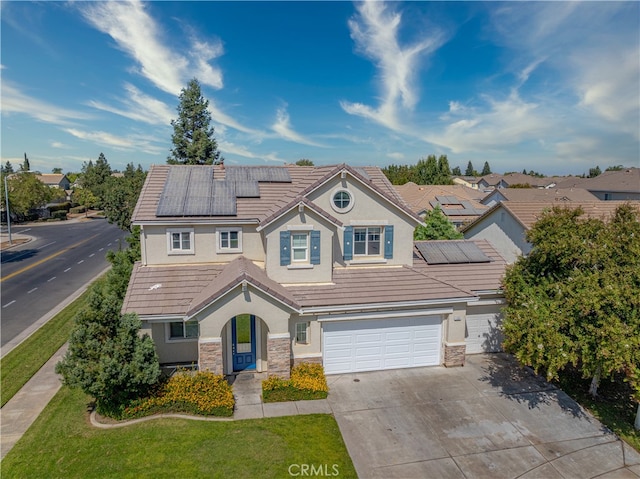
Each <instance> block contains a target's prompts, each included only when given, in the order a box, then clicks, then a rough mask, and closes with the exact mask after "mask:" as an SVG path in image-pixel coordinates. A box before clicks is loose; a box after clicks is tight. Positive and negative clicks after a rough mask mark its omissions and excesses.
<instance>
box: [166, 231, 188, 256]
mask: <svg viewBox="0 0 640 479" xmlns="http://www.w3.org/2000/svg"><path fill="white" fill-rule="evenodd" d="M167 249H168V251H169V254H193V253H194V244H193V228H184V229H170V230H167Z"/></svg>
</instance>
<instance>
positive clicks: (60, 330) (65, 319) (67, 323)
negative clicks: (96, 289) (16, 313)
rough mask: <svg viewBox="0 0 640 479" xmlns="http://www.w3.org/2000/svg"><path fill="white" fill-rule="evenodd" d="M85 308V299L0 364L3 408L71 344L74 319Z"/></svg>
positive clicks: (0, 397) (63, 312) (82, 298)
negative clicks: (36, 374)
mask: <svg viewBox="0 0 640 479" xmlns="http://www.w3.org/2000/svg"><path fill="white" fill-rule="evenodd" d="M84 304H85V296H84V295H83V296H81V297H80V298H78V299H76V300H75V301H74V302H73V303H71V304H70V305H69V306H67V307H66V308H65V309H63V310H62V311H61V312H60V313H58V314H57V315H56V316H55V317H54V318H52V319H51V320H49V321H48V322H47V323H46V324H45V325H44V326H42V327H41V328H40V329H38V330H37V331H36V332H35V333H33V334H32V335H31V336H29V338H28V339H26V340H25V341H24V342H22V343H21V344H20V345H18V346H17V347H16V348H15V349H14V350H12V351H11V352H10V353H9V354H7V355H6V356H5V357H4V358H2V360H0V388H1V390H0V399H1V402H2V406H4V405H5V404H6V403H7V401H9V399H11V398H12V397H13V396H14V395H15V394H16V393H17V392H18V391H19V390H20V388H21V387H22V386H24V384H25V383H26V382H27V381H28V380H29V379H31V377H32V376H33V375H34V374H35V373H36V372H38V370H39V369H40V368H41V367H42V366H43V365H44V363H46V362H47V361H48V360H49V359H50V358H51V356H53V355H54V354H55V352H56V351H57V350H58V349H60V347H61V346H62V345H63V344H64V343H66V342H67V341H68V340H69V335H70V334H71V330H72V329H73V318H74V316H75V315H76V313H77V312H78V311H79V310H80V308H82V306H84Z"/></svg>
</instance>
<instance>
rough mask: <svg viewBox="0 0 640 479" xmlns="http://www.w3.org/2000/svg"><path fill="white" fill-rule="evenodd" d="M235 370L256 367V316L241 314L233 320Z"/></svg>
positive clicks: (232, 335)
mask: <svg viewBox="0 0 640 479" xmlns="http://www.w3.org/2000/svg"><path fill="white" fill-rule="evenodd" d="M231 341H232V343H233V344H232V348H233V370H234V371H244V370H245V369H255V368H256V317H255V316H253V315H250V314H241V315H239V316H236V317H235V318H233V319H232V320H231Z"/></svg>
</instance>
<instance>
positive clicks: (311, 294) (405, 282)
mask: <svg viewBox="0 0 640 479" xmlns="http://www.w3.org/2000/svg"><path fill="white" fill-rule="evenodd" d="M285 287H286V288H287V290H288V291H290V292H291V294H292V295H293V296H294V297H295V298H296V301H297V302H298V303H299V304H300V305H301V306H302V307H303V308H314V307H329V306H337V307H339V306H342V305H348V306H354V305H361V304H363V305H370V304H375V303H396V302H405V301H436V300H448V299H450V300H453V299H462V298H469V297H472V296H473V294H472V293H471V292H470V291H467V290H464V289H461V288H458V287H456V286H453V285H451V284H448V283H446V282H443V281H440V280H439V279H436V278H434V277H432V276H429V275H427V274H424V273H422V272H421V271H419V270H417V269H415V268H412V267H409V266H401V267H362V268H353V267H349V268H336V269H334V271H333V283H332V284H317V285H288V286H285Z"/></svg>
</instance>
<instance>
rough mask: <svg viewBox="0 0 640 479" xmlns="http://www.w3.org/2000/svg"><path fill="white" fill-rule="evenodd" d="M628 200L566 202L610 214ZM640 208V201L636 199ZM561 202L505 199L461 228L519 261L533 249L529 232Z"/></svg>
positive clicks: (598, 214)
mask: <svg viewBox="0 0 640 479" xmlns="http://www.w3.org/2000/svg"><path fill="white" fill-rule="evenodd" d="M624 203H625V202H624V201H607V202H605V201H594V202H590V203H571V202H563V203H562V204H561V205H560V206H562V207H567V208H577V207H582V209H583V210H584V214H585V215H586V216H588V217H591V218H604V219H607V218H609V217H610V216H611V215H612V214H613V213H614V212H615V210H616V208H617V207H618V206H620V205H622V204H624ZM632 204H634V205H636V206H637V207H638V208H639V209H640V202H633V203H632ZM554 206H559V204H558V202H553V203H551V202H549V203H543V202H517V201H505V202H500V203H497V204H495V205H494V206H493V207H492V208H491V209H489V211H487V212H486V213H485V214H484V215H483V216H481V217H480V218H478V219H477V220H475V221H474V222H473V223H471V224H468V225H466V226H464V227H463V228H462V229H461V231H462V233H463V234H464V237H465V238H466V239H474V240H480V239H483V240H487V241H489V242H490V243H491V244H492V245H493V246H494V248H495V249H496V250H497V251H498V253H499V254H500V255H501V256H502V257H503V258H504V259H505V260H506V261H507V262H508V263H513V262H515V261H516V260H517V259H518V257H519V256H520V255H527V254H529V252H530V251H531V247H532V245H531V243H529V242H528V241H527V238H526V234H527V231H529V229H531V227H532V226H533V225H534V223H535V222H536V221H538V220H539V219H540V217H541V216H542V213H543V212H545V211H548V210H550V209H551V208H553V207H554Z"/></svg>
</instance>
